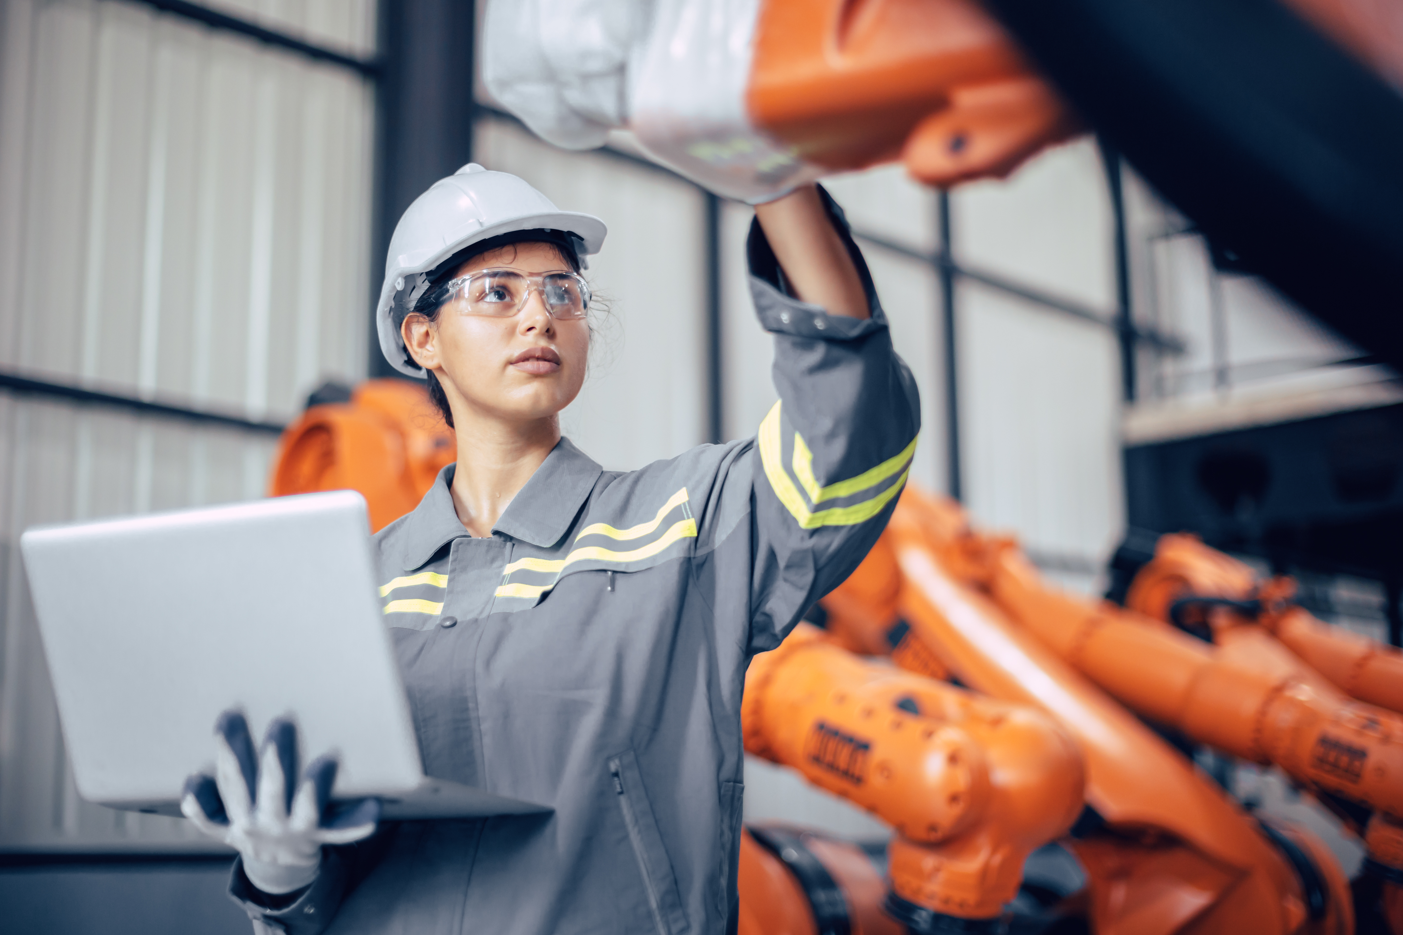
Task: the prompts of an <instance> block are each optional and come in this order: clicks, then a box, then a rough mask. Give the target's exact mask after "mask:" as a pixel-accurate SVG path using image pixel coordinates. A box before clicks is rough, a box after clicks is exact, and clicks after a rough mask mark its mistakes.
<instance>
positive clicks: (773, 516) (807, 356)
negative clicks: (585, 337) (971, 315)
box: [231, 201, 919, 935]
mask: <svg viewBox="0 0 1403 935" xmlns="http://www.w3.org/2000/svg"><path fill="white" fill-rule="evenodd" d="M829 204H830V211H831V213H832V216H833V218H834V221H835V223H836V224H837V226H838V228H839V229H840V230H841V231H843V232H844V235H845V236H846V231H847V226H846V224H845V222H844V221H843V220H842V214H841V211H839V210H838V209H837V207H836V205H832V203H831V201H830V202H829ZM848 244H849V249H850V250H851V251H852V253H853V255H854V257H855V258H856V259H857V261H858V265H859V269H860V271H861V273H862V275H863V277H864V279H865V280H866V283H867V288H868V294H869V299H870V302H871V308H872V317H871V319H870V320H868V321H859V320H857V319H853V318H847V317H842V316H829V315H827V314H826V313H825V312H824V311H823V309H821V308H818V307H817V306H813V305H807V304H805V303H803V302H800V301H797V300H796V299H794V298H791V297H789V296H788V295H787V294H786V293H785V292H784V291H783V284H782V279H783V277H782V275H781V273H780V272H779V270H778V267H777V264H776V262H775V259H774V255H773V254H772V253H771V251H770V247H769V244H768V243H767V242H766V241H765V238H764V236H763V234H762V233H761V232H760V229H759V227H758V225H757V226H753V227H752V229H751V234H750V241H749V244H748V252H749V260H750V267H751V277H752V278H751V285H752V290H753V294H754V299H755V306H756V309H757V311H758V313H759V316H760V321H761V323H762V324H763V325H764V327H765V328H766V329H767V330H769V331H771V332H772V333H774V335H775V360H774V380H775V385H776V388H777V389H778V390H779V396H780V402H779V403H777V404H776V405H775V407H774V408H773V409H772V410H771V411H770V413H769V415H768V416H767V417H766V418H765V419H764V421H763V422H762V423H761V425H760V429H759V433H758V435H757V437H755V438H752V439H747V440H745V441H738V442H731V443H728V444H724V445H703V446H701V447H698V448H694V449H692V450H691V451H688V452H686V453H684V454H682V455H680V456H678V457H676V458H673V459H671V460H668V461H659V462H656V463H654V464H650V465H648V466H647V467H644V468H642V469H640V470H637V471H629V472H617V471H605V470H602V469H601V468H600V466H599V465H598V464H596V463H595V462H594V461H592V460H591V459H590V458H589V457H587V456H586V455H585V454H584V453H582V452H581V451H580V450H579V449H578V448H576V447H575V446H574V445H573V444H571V443H570V441H569V440H565V439H562V440H561V442H560V443H559V445H557V446H556V448H555V449H554V450H553V451H552V452H551V453H550V455H549V456H548V457H547V458H546V460H545V462H544V463H543V464H542V465H541V467H540V468H539V469H538V470H537V471H536V473H535V474H534V475H533V476H532V477H531V479H530V481H528V482H527V484H526V486H525V487H523V488H522V490H521V492H520V493H518V494H517V496H516V498H515V499H513V500H512V502H511V504H510V506H509V507H508V508H507V510H506V512H505V513H504V514H503V515H502V518H501V520H500V521H499V522H498V523H497V525H496V526H495V527H494V528H493V531H492V536H491V537H490V538H473V537H471V536H469V535H468V534H467V532H466V531H465V530H464V528H463V525H462V523H461V522H459V520H458V517H457V515H456V513H455V512H454V508H453V501H452V497H451V495H450V493H449V484H450V483H451V482H452V479H453V467H452V466H450V467H448V468H446V469H445V470H444V472H443V473H442V474H441V475H440V477H439V478H438V481H437V482H436V483H435V484H434V486H433V489H432V490H430V491H429V492H428V493H427V494H426V495H425V496H424V499H423V501H422V502H421V503H420V504H419V506H418V507H417V508H416V509H415V510H414V512H412V513H410V514H408V515H407V516H404V517H402V518H400V519H399V520H397V521H395V522H394V523H392V524H391V525H390V526H388V527H386V528H385V529H384V530H382V531H381V532H380V533H379V534H378V535H377V536H376V538H375V548H376V551H377V553H378V559H379V568H380V574H381V577H382V587H381V593H382V595H383V599H384V602H385V607H384V609H385V623H386V625H387V626H388V627H389V628H390V632H391V634H392V635H393V642H394V646H395V649H396V652H397V654H398V658H399V663H400V666H401V669H402V671H403V674H404V681H405V685H406V687H407V689H408V693H409V698H410V703H411V707H412V709H413V713H414V726H415V731H416V733H417V735H418V740H419V748H420V750H421V752H422V756H423V760H424V770H425V772H426V773H427V774H428V775H431V776H435V777H440V778H444V779H451V780H456V781H458V782H463V783H468V784H471V785H476V786H482V787H485V788H487V789H489V790H491V791H493V792H498V793H501V794H503V795H508V796H513V797H516V798H522V799H527V800H530V801H535V802H540V803H542V804H546V805H549V806H551V807H552V808H553V809H554V811H553V812H551V813H550V814H546V815H537V816H528V817H499V818H490V819H485V820H471V821H425V822H400V823H390V822H387V823H385V825H384V826H383V827H382V828H381V829H380V831H379V832H377V834H376V835H375V836H374V837H373V838H372V839H370V840H369V841H367V842H362V843H361V844H358V845H354V846H351V847H341V848H327V849H326V850H325V852H324V859H323V864H322V870H321V872H320V874H319V875H318V877H317V879H316V881H315V882H314V883H313V884H312V886H311V887H310V889H308V890H307V891H306V892H305V893H303V894H302V895H301V896H300V897H299V898H297V899H296V901H295V902H293V903H292V904H291V905H288V906H285V907H282V908H278V909H275V910H274V909H269V908H267V906H268V901H267V899H266V897H263V896H262V894H259V893H257V892H256V891H255V890H253V888H252V887H251V886H250V885H249V883H248V880H247V878H246V877H245V876H244V875H243V872H242V870H241V868H240V867H239V866H238V865H236V866H235V869H234V876H233V881H232V892H231V895H233V897H234V898H235V899H236V900H237V901H238V902H240V903H241V904H242V905H243V906H244V908H245V909H246V910H247V911H248V912H249V915H250V916H251V917H252V918H253V919H254V921H255V929H257V928H258V927H259V926H264V927H266V929H270V930H273V931H286V932H289V933H295V935H302V933H309V935H310V933H318V932H323V931H326V932H331V933H336V935H351V933H357V935H359V933H384V935H390V933H395V935H401V933H403V935H450V933H451V935H458V933H463V932H483V933H493V935H506V933H521V935H528V933H530V935H548V933H580V935H584V933H610V935H613V933H620V932H638V933H657V935H704V933H720V932H723V931H725V930H726V929H727V927H728V921H729V920H730V918H731V914H732V911H733V908H734V906H735V902H736V864H737V852H738V848H739V834H740V822H741V791H742V785H741V779H742V776H741V771H742V757H743V750H742V743H741V721H740V710H741V689H742V686H743V684H744V679H745V671H746V666H747V664H748V663H749V661H750V658H751V656H752V655H753V654H755V653H757V652H763V651H764V650H767V649H773V648H774V647H775V646H777V645H778V644H779V642H780V640H782V639H783V638H784V636H785V634H787V633H788V632H789V630H790V629H791V628H792V627H793V626H794V624H795V623H796V622H797V621H798V620H799V618H800V617H801V616H802V615H803V614H804V612H805V611H806V610H807V609H808V608H809V607H810V606H811V605H812V604H813V603H814V602H815V601H816V600H817V599H818V598H820V597H821V596H823V595H824V594H825V593H827V592H828V591H829V590H830V589H832V588H833V587H834V586H836V585H837V584H838V583H839V582H841V581H842V580H843V579H844V578H845V577H846V576H847V575H848V574H849V573H850V572H851V571H852V570H853V568H855V567H856V566H857V564H858V563H859V562H860V561H861V560H862V558H863V556H864V555H865V554H866V553H867V551H868V549H869V548H871V546H872V544H873V543H874V542H875V541H876V539H877V536H878V535H879V534H880V533H881V531H882V529H883V527H884V526H885V525H886V522H887V519H888V517H889V516H890V513H891V510H892V509H893V507H894V506H895V503H896V498H897V495H898V494H899V493H900V491H901V488H902V486H903V485H904V484H905V481H906V476H907V474H908V472H909V471H910V467H911V457H912V454H913V452H914V450H915V440H916V433H917V429H918V428H919V415H918V412H919V410H918V402H917V396H916V387H915V384H914V382H913V380H912V378H911V374H910V372H909V371H908V370H907V368H906V366H905V365H904V364H903V363H902V362H901V360H900V358H899V357H897V355H896V353H895V351H894V350H893V348H892V341H891V337H890V334H889V332H888V330H887V322H886V318H885V316H884V315H883V313H882V310H881V307H880V305H879V304H878V303H877V299H876V295H875V293H874V292H873V290H872V287H871V278H870V276H868V274H867V269H866V265H865V264H864V263H862V261H861V257H860V255H859V254H858V252H857V248H856V246H854V245H853V244H852V241H851V238H848ZM638 429H639V431H647V426H639V427H638Z"/></svg>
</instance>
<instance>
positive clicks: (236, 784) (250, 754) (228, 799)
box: [214, 711, 258, 825]
mask: <svg viewBox="0 0 1403 935" xmlns="http://www.w3.org/2000/svg"><path fill="white" fill-rule="evenodd" d="M214 733H215V754H214V766H215V779H216V781H217V782H218V784H219V794H220V796H221V798H223V800H224V809H225V812H226V814H227V815H228V818H229V821H230V822H231V823H232V824H235V825H242V824H245V823H246V822H248V820H249V819H250V817H251V816H252V812H253V804H254V802H255V796H256V795H257V789H258V785H257V783H258V759H257V756H256V755H255V753H254V750H253V738H252V737H251V736H250V734H249V729H248V721H246V720H245V719H244V716H243V714H241V713H240V712H238V711H225V712H224V713H223V714H221V715H220V716H219V720H218V721H216V722H215V725H214Z"/></svg>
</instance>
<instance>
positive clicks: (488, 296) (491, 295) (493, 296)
mask: <svg viewBox="0 0 1403 935" xmlns="http://www.w3.org/2000/svg"><path fill="white" fill-rule="evenodd" d="M482 301H484V302H509V301H511V295H510V294H509V293H508V292H507V290H506V289H504V288H502V287H501V286H491V287H489V288H488V289H487V291H486V292H485V293H483V296H482Z"/></svg>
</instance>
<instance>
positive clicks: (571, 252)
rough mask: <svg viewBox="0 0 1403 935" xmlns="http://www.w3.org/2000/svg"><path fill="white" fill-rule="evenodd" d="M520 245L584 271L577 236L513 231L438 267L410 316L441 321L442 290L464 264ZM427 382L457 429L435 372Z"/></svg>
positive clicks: (480, 243) (435, 400) (474, 246)
mask: <svg viewBox="0 0 1403 935" xmlns="http://www.w3.org/2000/svg"><path fill="white" fill-rule="evenodd" d="M519 243H543V244H548V245H550V246H552V247H555V249H556V250H557V251H559V253H560V257H561V259H563V260H564V261H565V262H566V263H569V264H570V268H571V269H573V270H574V271H575V272H577V273H578V272H579V271H580V269H581V264H580V253H579V249H578V247H577V246H576V236H575V235H574V234H570V233H566V232H565V231H556V230H531V231H513V232H512V233H509V234H499V235H498V236H496V237H489V238H487V239H486V240H479V241H478V242H477V243H475V244H471V245H469V246H467V247H464V248H463V249H462V250H459V251H458V252H457V253H455V254H453V255H452V256H451V257H449V258H448V259H446V260H444V261H443V262H442V263H440V264H439V265H438V266H435V267H434V268H433V270H431V271H430V272H429V273H428V275H427V276H426V277H425V278H426V279H427V280H428V287H427V288H426V289H425V290H424V292H423V295H421V296H420V298H419V301H418V302H416V303H415V304H414V308H413V309H412V310H411V312H410V314H417V315H423V316H424V317H425V318H427V319H428V320H429V321H437V320H438V313H439V310H440V309H442V308H443V302H442V301H441V300H440V299H439V298H438V296H439V287H440V286H442V285H443V284H444V283H446V282H448V281H449V280H450V279H452V278H453V274H454V273H456V272H457V271H458V269H459V268H460V267H461V266H462V265H463V264H464V263H466V262H468V261H469V260H471V259H473V258H474V257H478V256H481V255H482V254H484V253H490V252H492V251H493V250H497V249H500V248H502V247H509V246H512V245H514V244H519ZM406 317H408V316H406ZM424 382H425V383H426V384H427V385H428V390H429V399H430V400H432V401H433V404H434V406H435V407H437V408H438V411H439V414H440V415H442V416H443V421H444V422H447V423H448V427H449V428H454V425H453V410H452V409H450V408H449V407H448V396H447V394H445V393H444V392H443V386H442V385H440V384H439V382H438V377H436V376H434V372H433V371H432V370H429V369H427V368H425V370H424Z"/></svg>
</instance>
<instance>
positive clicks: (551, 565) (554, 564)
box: [502, 558, 565, 575]
mask: <svg viewBox="0 0 1403 935" xmlns="http://www.w3.org/2000/svg"><path fill="white" fill-rule="evenodd" d="M564 567H565V559H563V558H519V559H517V560H516V561H514V562H512V563H511V564H510V565H508V566H507V567H506V568H503V569H502V574H504V575H510V574H511V573H512V572H515V571H560V569H562V568H564Z"/></svg>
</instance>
